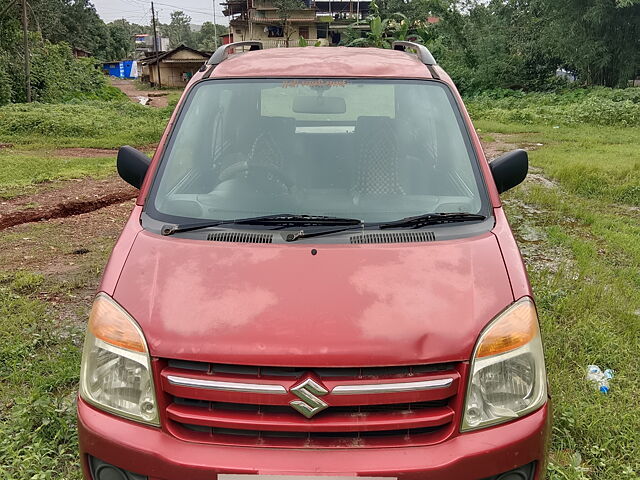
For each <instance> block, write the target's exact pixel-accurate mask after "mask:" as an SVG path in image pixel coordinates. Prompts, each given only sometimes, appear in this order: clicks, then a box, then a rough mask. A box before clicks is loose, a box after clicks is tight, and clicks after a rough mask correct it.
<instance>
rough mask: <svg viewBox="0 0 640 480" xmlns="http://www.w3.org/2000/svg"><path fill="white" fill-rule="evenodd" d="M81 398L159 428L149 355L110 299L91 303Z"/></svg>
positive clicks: (131, 323) (100, 298)
mask: <svg viewBox="0 0 640 480" xmlns="http://www.w3.org/2000/svg"><path fill="white" fill-rule="evenodd" d="M80 395H81V397H82V398H83V399H84V400H85V401H87V402H88V403H90V404H92V405H94V406H96V407H98V408H100V409H102V410H106V411H108V412H111V413H114V414H116V415H120V416H122V417H126V418H129V419H131V420H136V421H138V422H143V423H148V424H150V425H156V426H157V425H159V424H160V422H159V420H158V409H157V406H156V405H157V404H156V398H155V390H154V385H153V375H152V373H151V364H150V361H149V353H148V350H147V344H146V342H145V339H144V336H143V335H142V331H141V330H140V327H139V326H138V324H137V323H136V322H135V320H133V318H131V316H130V315H129V314H128V313H127V312H126V311H125V310H124V309H123V308H122V307H121V306H120V305H118V304H117V303H116V302H115V301H114V300H112V299H111V298H110V297H108V296H107V295H105V294H99V295H98V296H97V297H96V300H95V301H94V303H93V308H92V309H91V315H90V317H89V325H88V327H87V337H86V340H85V344H84V350H83V352H82V368H81V371H80Z"/></svg>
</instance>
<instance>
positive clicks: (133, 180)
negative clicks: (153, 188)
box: [116, 145, 151, 188]
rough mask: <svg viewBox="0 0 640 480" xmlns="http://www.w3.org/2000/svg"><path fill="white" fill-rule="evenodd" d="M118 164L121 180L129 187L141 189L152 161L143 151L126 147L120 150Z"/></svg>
mask: <svg viewBox="0 0 640 480" xmlns="http://www.w3.org/2000/svg"><path fill="white" fill-rule="evenodd" d="M116 163H117V166H118V175H120V178H122V179H123V180H124V181H125V182H127V183H128V184H129V185H133V186H134V187H136V188H140V187H141V186H142V182H143V181H144V176H145V175H146V174H147V169H148V168H149V164H150V163H151V159H150V158H149V157H147V156H146V155H145V154H144V153H142V152H141V151H139V150H136V149H135V148H133V147H129V146H128V145H126V146H124V147H121V148H120V150H118V160H117V162H116Z"/></svg>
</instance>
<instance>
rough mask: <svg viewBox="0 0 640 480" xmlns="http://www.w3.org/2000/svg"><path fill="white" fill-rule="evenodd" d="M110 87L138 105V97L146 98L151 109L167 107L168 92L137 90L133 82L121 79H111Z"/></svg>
mask: <svg viewBox="0 0 640 480" xmlns="http://www.w3.org/2000/svg"><path fill="white" fill-rule="evenodd" d="M110 82H111V85H113V86H114V87H116V88H118V89H119V90H121V91H122V92H123V93H124V94H125V95H126V96H127V97H129V98H130V99H131V101H133V102H136V103H140V98H139V97H147V98H148V99H149V103H147V105H150V106H152V107H156V108H163V107H166V106H167V105H169V98H168V97H167V95H168V92H163V91H161V90H159V91H158V90H155V91H154V90H138V89H137V88H136V85H135V83H134V80H125V79H122V78H111V79H110Z"/></svg>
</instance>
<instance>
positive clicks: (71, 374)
mask: <svg viewBox="0 0 640 480" xmlns="http://www.w3.org/2000/svg"><path fill="white" fill-rule="evenodd" d="M42 282H43V279H42V276H41V275H39V274H35V273H31V272H15V273H13V274H8V273H3V274H0V315H1V316H2V325H1V327H0V378H2V382H0V478H7V479H8V478H11V479H16V480H22V479H24V480H27V479H30V480H31V479H51V480H57V479H59V478H65V479H76V478H79V477H80V474H79V465H78V454H77V432H76V428H75V423H76V422H75V408H74V406H75V405H74V403H75V402H74V394H73V390H74V389H75V385H76V384H77V378H78V367H79V361H80V348H79V342H78V340H79V338H81V331H80V328H79V327H78V326H75V327H69V326H65V327H62V326H60V325H54V324H53V322H51V321H50V320H48V318H50V312H48V311H47V306H46V304H45V303H44V302H41V301H39V300H36V299H35V298H34V295H35V293H36V292H37V291H38V290H39V288H40V286H41V285H42Z"/></svg>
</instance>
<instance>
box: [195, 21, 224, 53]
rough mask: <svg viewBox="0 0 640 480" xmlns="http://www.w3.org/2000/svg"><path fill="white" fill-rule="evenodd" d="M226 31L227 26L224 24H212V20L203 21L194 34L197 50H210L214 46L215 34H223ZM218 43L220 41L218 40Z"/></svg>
mask: <svg viewBox="0 0 640 480" xmlns="http://www.w3.org/2000/svg"><path fill="white" fill-rule="evenodd" d="M225 33H227V27H225V26H224V25H215V26H214V25H213V22H204V23H203V24H202V27H201V28H200V31H199V32H198V33H197V35H196V45H197V48H198V50H204V51H207V52H212V51H213V50H215V48H216V38H215V37H216V34H218V35H223V34H225ZM217 44H218V45H219V44H220V42H219V41H218V42H217Z"/></svg>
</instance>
